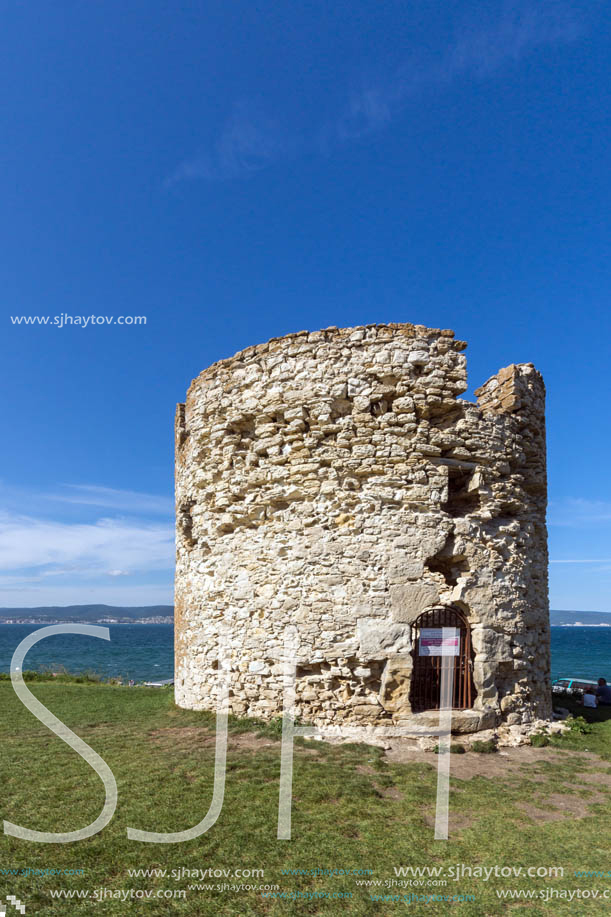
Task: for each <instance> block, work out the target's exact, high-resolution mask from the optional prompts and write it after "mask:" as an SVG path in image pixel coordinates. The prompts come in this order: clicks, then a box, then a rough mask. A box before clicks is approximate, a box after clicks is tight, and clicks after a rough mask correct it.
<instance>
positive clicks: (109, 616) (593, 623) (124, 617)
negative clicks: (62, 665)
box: [0, 605, 611, 627]
mask: <svg viewBox="0 0 611 917" xmlns="http://www.w3.org/2000/svg"><path fill="white" fill-rule="evenodd" d="M173 623H174V606H173V605H138V606H118V605H65V606H58V605H50V606H46V605H40V606H38V607H36V608H0V624H39V625H45V624H46V625H50V624H173ZM550 624H551V625H552V627H611V612H604V611H559V610H558V609H552V610H551V611H550Z"/></svg>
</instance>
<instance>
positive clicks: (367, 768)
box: [355, 764, 378, 777]
mask: <svg viewBox="0 0 611 917" xmlns="http://www.w3.org/2000/svg"><path fill="white" fill-rule="evenodd" d="M355 770H356V772H357V774H365V776H367V777H374V776H375V775H376V774H377V773H378V771H376V769H375V768H374V767H371V765H370V764H357V766H356V768H355Z"/></svg>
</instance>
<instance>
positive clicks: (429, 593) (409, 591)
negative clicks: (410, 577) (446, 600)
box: [390, 583, 439, 624]
mask: <svg viewBox="0 0 611 917" xmlns="http://www.w3.org/2000/svg"><path fill="white" fill-rule="evenodd" d="M438 600H439V592H438V590H437V587H436V586H433V585H428V584H419V583H405V584H404V585H400V586H391V587H390V601H391V609H392V620H393V621H400V622H402V623H407V624H411V623H412V622H413V621H415V620H416V618H417V617H418V616H419V615H420V614H421V613H422V612H423V611H424V609H425V608H430V607H431V606H433V605H435V603H436V602H437V601H438Z"/></svg>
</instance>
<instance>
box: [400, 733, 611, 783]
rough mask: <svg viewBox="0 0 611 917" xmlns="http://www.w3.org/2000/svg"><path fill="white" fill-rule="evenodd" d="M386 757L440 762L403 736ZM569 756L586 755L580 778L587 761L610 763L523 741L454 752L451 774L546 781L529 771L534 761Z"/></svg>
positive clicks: (408, 761) (462, 777)
mask: <svg viewBox="0 0 611 917" xmlns="http://www.w3.org/2000/svg"><path fill="white" fill-rule="evenodd" d="M384 758H385V760H386V761H388V763H389V764H429V765H430V766H431V767H433V768H437V762H438V758H437V755H434V754H431V752H424V751H420V750H414V748H413V746H410V747H407V746H406V745H402V744H401V741H400V740H394V741H392V742H391V747H390V748H389V749H387V751H386V753H385V755H384ZM567 759H572V760H577V761H579V760H582V759H583V764H584V771H583V772H582V773H581V774H580V775H579V777H580V779H582V777H584V776H585V774H586V773H588V771H587V770H585V768H586V767H587V765H590V766H594V767H596V768H597V772H599V771H600V770H601V769H602V768H604V769H606V768H607V767H608V763H607V762H606V761H603V760H602V759H601V758H599V757H598V756H597V755H595V754H593V753H592V752H584V753H582V752H570V751H557V750H555V749H551V748H549V747H545V748H533V747H532V745H520V746H518V747H517V748H502V749H501V750H500V751H497V752H494V753H492V754H479V753H477V752H466V753H465V754H464V755H456V754H454V755H452V754H451V755H450V776H452V777H455V778H456V779H457V780H470V779H471V778H472V777H489V778H491V779H494V778H498V777H507V776H508V775H515V776H518V777H527V778H528V779H534V780H537V781H538V780H541V781H544V780H546V779H548V778H547V777H546V776H545V775H541V774H537V773H529V769H530V766H531V765H533V764H539V763H541V762H549V763H553V764H558V763H561V762H563V761H564V762H566V761H567ZM593 776H596V775H593ZM598 776H599V777H600V778H606V777H607V776H608V775H606V774H600V773H598ZM609 776H611V775H609ZM588 782H589V778H588ZM592 782H595V780H594V779H593V780H592Z"/></svg>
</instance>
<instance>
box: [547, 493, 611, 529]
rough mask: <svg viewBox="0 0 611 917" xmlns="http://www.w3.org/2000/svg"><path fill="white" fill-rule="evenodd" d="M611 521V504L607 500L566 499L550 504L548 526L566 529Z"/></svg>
mask: <svg viewBox="0 0 611 917" xmlns="http://www.w3.org/2000/svg"><path fill="white" fill-rule="evenodd" d="M610 521H611V503H609V502H608V501H605V500H584V499H583V498H581V497H566V498H565V499H563V500H553V501H550V504H549V512H548V525H550V526H560V527H565V528H582V527H583V526H591V525H596V524H597V523H601V522H602V523H608V522H610Z"/></svg>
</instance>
